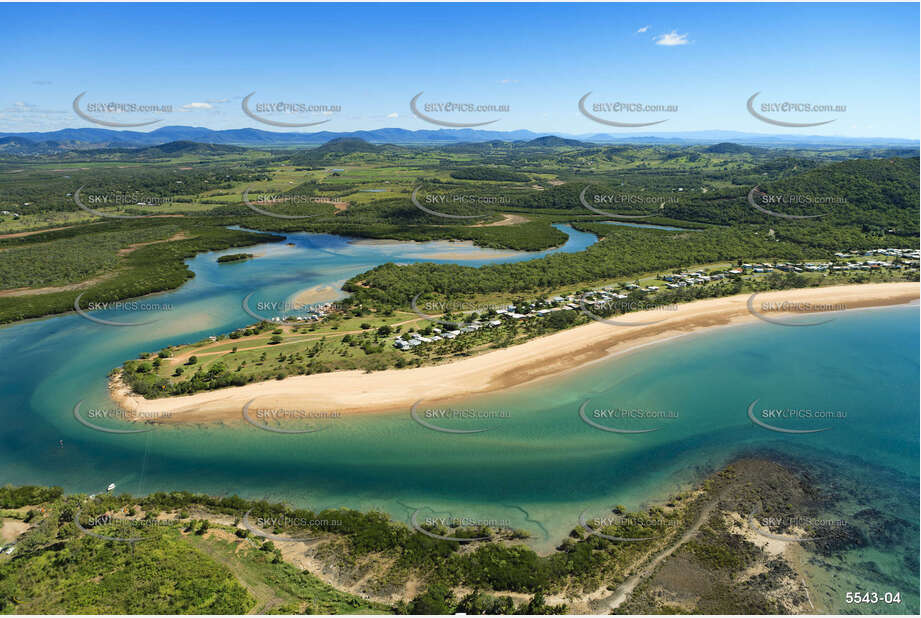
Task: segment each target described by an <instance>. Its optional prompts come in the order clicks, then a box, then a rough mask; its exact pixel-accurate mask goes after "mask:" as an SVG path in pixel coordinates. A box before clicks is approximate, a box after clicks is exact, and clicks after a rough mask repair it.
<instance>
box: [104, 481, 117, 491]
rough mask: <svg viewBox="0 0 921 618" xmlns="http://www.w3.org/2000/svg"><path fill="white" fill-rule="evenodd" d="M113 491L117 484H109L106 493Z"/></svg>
mask: <svg viewBox="0 0 921 618" xmlns="http://www.w3.org/2000/svg"><path fill="white" fill-rule="evenodd" d="M113 489H115V483H109V486H108V487H106V491H112V490H113Z"/></svg>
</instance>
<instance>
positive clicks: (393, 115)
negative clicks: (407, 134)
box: [387, 112, 400, 118]
mask: <svg viewBox="0 0 921 618" xmlns="http://www.w3.org/2000/svg"><path fill="white" fill-rule="evenodd" d="M399 117H400V115H399V114H398V113H396V112H393V113H391V114H387V118H399Z"/></svg>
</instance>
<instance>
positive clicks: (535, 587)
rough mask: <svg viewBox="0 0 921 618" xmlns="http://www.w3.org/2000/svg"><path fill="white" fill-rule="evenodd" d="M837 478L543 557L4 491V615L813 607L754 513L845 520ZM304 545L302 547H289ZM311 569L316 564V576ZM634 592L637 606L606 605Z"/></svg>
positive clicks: (201, 497)
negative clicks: (757, 527)
mask: <svg viewBox="0 0 921 618" xmlns="http://www.w3.org/2000/svg"><path fill="white" fill-rule="evenodd" d="M826 476H829V474H828V472H827V471H825V470H824V468H817V467H816V466H815V464H814V462H811V461H810V462H808V464H807V463H805V462H798V461H794V460H790V459H789V458H788V457H780V456H771V457H767V456H762V457H754V458H752V457H743V458H740V459H737V460H736V461H734V462H732V463H730V464H729V465H728V466H727V467H725V468H724V469H722V470H720V471H717V472H715V473H713V474H712V475H710V476H709V478H707V479H705V480H703V481H702V483H701V484H700V485H699V486H698V487H697V488H694V489H689V490H686V491H682V492H679V493H676V494H674V495H672V496H669V497H668V498H666V499H664V500H662V501H661V502H656V503H654V504H652V505H650V506H649V507H648V508H647V509H645V510H644V511H641V512H629V511H626V510H625V509H623V507H620V506H615V507H613V508H612V510H611V511H610V512H609V513H607V514H604V513H599V514H598V515H597V516H593V517H590V518H589V519H588V520H587V521H586V524H588V526H590V527H585V526H582V525H574V526H573V528H572V531H571V532H570V534H569V535H568V537H567V538H565V539H562V540H561V541H560V543H559V545H558V547H557V548H556V550H555V551H552V552H550V553H548V554H546V555H540V554H537V553H535V552H534V551H533V550H531V549H530V548H528V546H527V545H526V544H525V543H524V542H522V540H521V539H522V538H526V536H527V535H526V534H525V533H522V532H520V531H516V530H510V529H505V528H494V527H490V526H479V525H478V526H475V527H473V528H469V527H464V526H462V525H458V524H457V523H451V524H450V525H444V524H432V525H430V524H422V525H421V527H420V528H415V529H414V528H413V527H411V526H408V525H406V524H403V523H401V522H397V521H393V520H391V519H390V518H389V517H388V516H387V515H385V514H383V513H380V512H377V511H371V512H359V511H353V510H349V509H326V510H322V511H312V510H310V509H302V508H296V507H292V506H289V505H283V504H277V503H269V502H267V501H263V500H260V501H253V500H246V499H242V498H239V497H237V496H225V497H214V496H208V495H205V494H193V493H189V492H184V491H173V492H157V493H153V494H150V495H148V496H144V497H135V496H131V495H128V494H114V493H105V492H104V493H101V494H98V495H96V496H91V497H87V496H85V495H80V494H75V495H65V494H64V493H63V492H61V490H60V489H58V488H37V487H19V488H13V487H4V488H2V489H0V509H2V510H0V516H2V518H6V519H7V520H9V519H11V518H14V519H18V520H22V521H25V522H27V524H28V525H27V527H26V529H25V531H24V532H22V533H21V534H20V535H19V536H18V538H17V539H16V540H15V543H14V545H13V546H12V547H13V551H12V552H10V553H6V552H3V553H0V611H3V612H5V613H23V612H27V613H49V612H55V611H59V612H80V611H86V610H89V609H91V608H100V607H101V608H105V609H107V610H110V611H112V612H115V611H121V612H127V613H155V612H159V613H214V612H236V613H246V612H248V611H258V612H262V613H291V612H312V613H380V612H386V613H398V614H407V613H410V614H420V613H432V612H438V613H449V614H450V613H454V612H467V613H476V612H480V613H484V612H485V613H490V612H492V613H496V612H499V613H507V614H508V613H529V614H561V613H574V612H578V613H592V612H594V613H598V612H599V611H600V612H602V613H605V612H608V611H610V610H611V609H612V607H613V608H614V609H615V611H616V612H617V613H634V614H636V613H671V612H675V611H680V612H682V613H685V612H686V613H724V614H731V613H794V612H795V611H798V610H801V609H804V608H805V607H807V606H808V605H807V604H808V601H807V599H806V596H805V595H804V594H803V592H802V577H803V575H802V572H801V571H799V570H798V569H799V566H798V564H797V563H795V562H792V561H791V560H790V559H789V558H788V557H787V555H786V554H776V553H771V552H769V551H767V550H766V549H765V547H764V545H765V538H764V537H760V536H758V535H757V534H755V533H754V532H753V531H752V529H751V528H750V527H749V524H746V523H745V519H744V516H745V515H746V514H748V513H751V512H752V510H753V509H754V508H756V507H758V508H760V509H763V511H764V513H765V518H764V519H763V520H762V521H764V522H767V523H764V524H762V525H764V526H767V527H769V528H770V529H771V530H772V531H774V532H775V533H790V530H789V529H788V528H787V527H785V524H783V523H770V522H784V521H790V520H791V519H792V518H793V517H794V516H799V517H800V520H799V521H800V522H802V521H809V518H810V517H812V518H814V517H816V516H817V515H819V514H820V513H825V512H830V511H828V509H833V510H834V511H835V512H838V510H840V509H845V512H846V513H849V512H850V511H847V510H846V509H853V506H852V505H850V503H849V502H848V501H847V500H846V499H845V496H843V495H839V494H834V493H830V492H829V490H828V489H827V487H826V486H825V485H824V483H825V481H822V482H823V485H821V486H820V485H818V484H817V483H818V481H819V480H821V479H825V478H826ZM835 487H837V486H835ZM836 491H842V489H841V488H838V489H837V490H836ZM819 505H821V508H822V509H823V511H819V510H817V509H818V508H819ZM806 514H809V517H806ZM858 515H860V514H858ZM860 516H861V517H864V519H865V518H866V517H865V516H863V515H860ZM847 520H848V521H852V520H855V519H854V518H847ZM0 521H4V519H0ZM253 522H261V523H262V526H259V525H256V526H255V527H254V523H253ZM78 523H79V524H80V526H79V527H78V526H77V525H76V524H78ZM893 523H897V522H895V521H893ZM797 525H798V526H802V525H804V524H802V523H799V524H797ZM81 528H82V530H81ZM261 530H264V532H260V531H261ZM810 530H811V529H810V528H809V526H808V524H807V525H806V529H805V530H803V532H806V533H808V532H809V531H810ZM87 531H89V532H91V533H92V534H89V533H87ZM823 532H828V530H824V529H823ZM428 533H430V534H432V535H436V536H429V534H428ZM263 534H272V535H274V538H273V539H272V540H267V539H266V538H265V536H261V535H263ZM305 534H307V535H309V536H310V537H311V538H313V539H315V540H314V541H312V542H310V543H308V544H307V549H306V556H307V558H308V560H307V561H306V562H305V561H303V560H302V559H301V557H300V556H302V555H304V554H303V553H302V552H304V545H303V543H302V542H300V541H297V539H298V538H299V537H302V536H304V535H305ZM93 535H101V536H102V537H124V538H132V539H141V540H138V541H136V542H132V543H127V542H118V541H112V540H106V539H105V538H100V537H99V536H93ZM484 536H485V537H488V538H487V539H486V540H471V539H472V538H473V537H484ZM438 537H444V538H438ZM612 537H614V539H613V540H612ZM616 537H620V538H647V539H648V540H645V541H641V542H637V541H634V542H624V541H618V540H616ZM286 539H292V540H286ZM893 541H897V539H893ZM866 542H867V541H866V536H865V533H864V532H862V530H861V529H859V528H855V527H854V526H851V525H845V526H844V527H843V528H840V529H837V530H835V531H833V532H831V533H830V534H829V535H828V536H827V537H825V538H824V539H823V540H822V541H821V542H815V543H805V544H804V545H805V547H806V549H807V551H809V552H821V553H822V555H836V554H840V553H842V552H847V551H850V550H851V549H854V548H855V547H860V546H862V545H864V544H865V543H866ZM295 545H298V546H299V547H300V548H301V549H300V550H299V551H289V550H290V549H291V548H292V547H294V546H295ZM307 563H309V564H311V565H320V569H319V570H318V571H317V574H313V573H312V572H311V570H308V569H307V568H306V567H305V565H306V564H307ZM52 565H53V566H52ZM154 570H156V577H154V576H152V573H153V571H154ZM369 572H373V573H374V576H373V577H371V578H367V577H366V575H367V574H368V573H369ZM333 573H335V574H336V575H335V576H333V575H332V574H333ZM759 573H769V574H770V575H771V576H770V577H764V576H759V575H758V574H759ZM631 574H639V578H638V579H636V581H635V582H634V581H632V580H630V579H628V576H629V575H631ZM321 578H323V579H321ZM324 579H325V580H332V581H324ZM410 582H413V584H412V585H411V586H410ZM676 582H681V583H680V585H678V584H676ZM331 583H332V584H334V585H331ZM633 586H636V587H635V589H634V588H633ZM676 586H677V588H676ZM344 589H347V590H349V591H347V590H344ZM409 590H415V592H408V591H409ZM622 590H624V591H626V592H625V594H626V602H625V603H623V604H622V605H619V606H612V605H608V604H609V603H612V602H614V599H615V598H616V597H617V594H618V593H619V592H621V591H622ZM359 593H360V595H359ZM599 593H600V594H599Z"/></svg>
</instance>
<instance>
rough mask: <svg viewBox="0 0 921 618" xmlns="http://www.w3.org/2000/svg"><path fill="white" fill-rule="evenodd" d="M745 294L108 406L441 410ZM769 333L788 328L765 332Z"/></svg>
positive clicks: (589, 357) (892, 291) (193, 412)
mask: <svg viewBox="0 0 921 618" xmlns="http://www.w3.org/2000/svg"><path fill="white" fill-rule="evenodd" d="M919 290H921V288H919V285H918V284H917V283H912V282H898V283H878V284H864V285H847V286H835V287H824V288H806V289H797V290H778V291H774V292H765V293H759V294H758V295H757V297H756V298H755V299H754V301H753V303H752V304H753V307H754V308H755V310H756V313H758V314H759V315H761V316H763V318H764V319H765V320H776V319H782V320H786V321H789V322H818V321H821V320H823V319H830V318H834V317H835V316H834V314H835V313H838V312H839V311H841V310H853V309H860V308H866V307H882V306H889V305H898V304H904V303H909V302H912V301H917V300H918V299H919ZM750 297H751V294H740V295H737V296H729V297H724V298H715V299H708V300H701V301H696V302H693V303H686V304H682V305H677V309H676V310H674V311H665V310H652V311H640V312H635V313H629V314H626V315H623V316H619V317H618V318H617V321H618V322H620V323H624V324H627V323H631V322H632V323H640V322H655V323H653V324H647V325H643V326H624V325H612V324H610V323H604V322H593V323H591V324H586V325H583V326H579V327H576V328H573V329H569V330H565V331H561V332H557V333H553V334H551V335H546V336H544V337H540V338H538V339H533V340H531V341H528V342H525V343H523V344H520V345H516V346H512V347H509V348H504V349H500V350H493V351H490V352H487V353H484V354H481V355H479V356H475V357H471V358H465V359H462V360H458V361H454V362H450V363H446V364H442V365H435V366H429V367H419V368H414V369H392V370H386V371H379V372H374V373H365V372H363V371H342V372H334V373H325V374H316V375H311V376H294V377H289V378H286V379H285V380H281V381H277V380H271V381H267V382H259V383H255V384H248V385H246V386H241V387H233V388H225V389H221V390H216V391H208V392H202V393H197V394H195V395H188V396H183V397H170V398H163V399H144V398H143V397H140V396H138V395H133V394H130V393H129V392H128V391H127V389H126V388H125V387H124V386H123V385H122V384H120V383H119V382H118V381H117V380H115V381H113V383H112V385H111V387H110V394H111V397H112V399H113V400H114V401H115V402H116V403H117V404H118V405H119V406H120V407H121V408H122V409H124V410H126V411H129V412H135V413H141V414H142V415H143V416H144V417H145V418H151V417H155V416H158V415H162V414H166V413H168V416H169V418H168V419H167V418H164V419H163V421H164V422H207V421H216V420H240V419H241V417H242V408H243V405H244V404H246V403H247V402H249V401H252V400H255V402H254V404H253V405H255V406H258V407H259V408H267V407H272V408H286V409H298V410H308V411H311V412H315V411H317V412H318V411H323V412H336V413H339V414H356V413H372V412H389V411H394V410H400V409H402V410H406V409H408V408H409V407H410V406H412V404H413V403H414V402H416V401H417V400H418V399H420V398H422V394H423V393H424V398H425V400H426V401H427V402H434V401H438V402H448V401H450V400H452V399H459V398H463V397H468V396H469V395H471V394H479V393H487V392H492V391H499V390H503V389H507V388H511V387H514V386H519V385H522V384H526V383H528V382H532V381H534V380H538V379H541V378H546V377H549V376H558V375H561V374H562V373H565V372H568V371H572V370H574V369H577V368H579V367H583V366H585V365H586V364H588V363H592V362H596V361H599V360H602V359H605V358H609V357H611V356H614V355H619V354H624V353H626V352H629V351H630V350H635V349H637V348H639V347H642V346H646V345H651V344H655V343H661V342H664V341H667V340H669V339H672V338H674V337H678V336H682V335H686V334H689V333H692V332H697V331H700V330H701V329H708V328H715V327H722V326H730V325H736V324H743V323H746V322H757V323H761V324H764V323H765V322H764V321H762V319H759V318H758V317H756V316H755V315H753V314H752V312H750V311H749V309H748V301H749V298H750ZM765 303H770V304H773V303H811V304H812V305H813V306H834V307H835V309H836V310H835V311H831V312H826V313H824V314H823V315H822V317H821V318H820V317H819V316H816V315H813V316H811V317H808V316H805V315H804V314H806V313H808V311H804V309H803V307H797V308H796V310H795V311H792V312H789V311H788V312H782V311H775V310H772V309H770V308H769V309H764V307H765ZM769 307H770V305H769ZM772 328H788V327H784V326H779V325H772Z"/></svg>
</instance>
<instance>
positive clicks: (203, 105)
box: [182, 102, 214, 110]
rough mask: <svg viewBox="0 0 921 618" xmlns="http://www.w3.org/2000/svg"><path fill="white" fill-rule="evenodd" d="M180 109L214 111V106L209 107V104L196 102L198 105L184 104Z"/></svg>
mask: <svg viewBox="0 0 921 618" xmlns="http://www.w3.org/2000/svg"><path fill="white" fill-rule="evenodd" d="M182 109H184V110H193V109H214V106H213V105H211V104H210V103H202V102H198V103H186V104H185V105H183V106H182Z"/></svg>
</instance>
